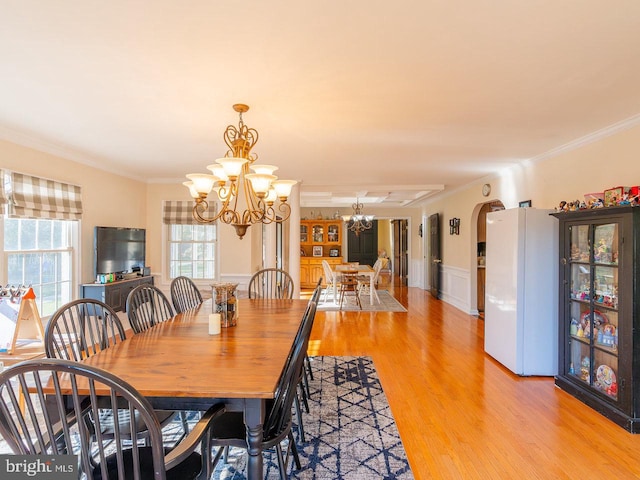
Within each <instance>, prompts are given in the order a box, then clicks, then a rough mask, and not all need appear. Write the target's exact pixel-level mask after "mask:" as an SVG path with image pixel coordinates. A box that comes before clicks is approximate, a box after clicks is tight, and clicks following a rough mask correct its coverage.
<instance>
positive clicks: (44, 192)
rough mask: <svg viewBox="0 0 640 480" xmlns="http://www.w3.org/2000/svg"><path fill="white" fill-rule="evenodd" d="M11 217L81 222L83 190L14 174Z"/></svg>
mask: <svg viewBox="0 0 640 480" xmlns="http://www.w3.org/2000/svg"><path fill="white" fill-rule="evenodd" d="M9 216H10V217H15V218H48V219H51V220H80V218H81V217H82V192H81V188H80V187H79V186H78V185H70V184H68V183H62V182H57V181H55V180H48V179H46V178H39V177H34V176H32V175H25V174H23V173H16V172H11V195H10V198H9Z"/></svg>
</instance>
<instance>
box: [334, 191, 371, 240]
mask: <svg viewBox="0 0 640 480" xmlns="http://www.w3.org/2000/svg"><path fill="white" fill-rule="evenodd" d="M351 207H352V208H353V214H352V215H343V216H342V220H344V222H345V223H346V224H347V230H351V231H352V232H353V233H355V234H356V236H358V235H360V232H364V231H365V230H369V229H370V228H371V227H373V219H374V218H375V217H374V216H373V215H363V214H362V207H363V205H362V203H360V201H359V200H358V198H356V203H354V204H353V205H352V206H351Z"/></svg>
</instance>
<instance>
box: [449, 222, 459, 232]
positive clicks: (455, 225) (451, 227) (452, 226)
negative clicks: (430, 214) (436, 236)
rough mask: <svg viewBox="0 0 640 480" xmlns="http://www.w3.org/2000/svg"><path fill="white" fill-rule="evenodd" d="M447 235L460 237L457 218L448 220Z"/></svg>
mask: <svg viewBox="0 0 640 480" xmlns="http://www.w3.org/2000/svg"><path fill="white" fill-rule="evenodd" d="M449 235H460V219H459V218H452V219H450V220H449Z"/></svg>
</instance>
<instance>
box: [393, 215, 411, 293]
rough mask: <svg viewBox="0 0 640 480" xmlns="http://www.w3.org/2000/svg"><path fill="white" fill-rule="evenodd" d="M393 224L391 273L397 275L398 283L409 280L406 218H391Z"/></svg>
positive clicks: (407, 225) (407, 223)
mask: <svg viewBox="0 0 640 480" xmlns="http://www.w3.org/2000/svg"><path fill="white" fill-rule="evenodd" d="M391 224H392V225H393V263H392V266H393V274H394V275H397V276H398V280H399V282H400V285H404V286H406V285H407V284H408V283H409V282H408V280H409V245H408V238H407V232H408V227H409V222H408V220H403V219H399V220H392V221H391Z"/></svg>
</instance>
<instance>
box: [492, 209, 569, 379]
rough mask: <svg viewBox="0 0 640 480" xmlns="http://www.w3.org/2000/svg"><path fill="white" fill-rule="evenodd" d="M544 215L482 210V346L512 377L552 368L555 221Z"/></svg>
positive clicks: (532, 211)
mask: <svg viewBox="0 0 640 480" xmlns="http://www.w3.org/2000/svg"><path fill="white" fill-rule="evenodd" d="M549 213H551V210H538V209H535V208H512V209H508V210H500V211H496V212H491V213H488V214H487V236H486V242H487V243H486V259H485V262H486V267H485V269H486V271H485V273H486V283H485V320H484V321H485V326H484V350H485V352H487V353H488V354H489V355H491V356H492V357H493V358H495V359H496V360H497V361H498V362H500V363H502V364H503V365H504V366H505V367H507V368H508V369H509V370H511V371H512V372H514V373H516V374H518V375H556V374H557V371H558V264H559V258H558V220H557V219H556V218H555V217H552V216H550V215H549Z"/></svg>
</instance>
